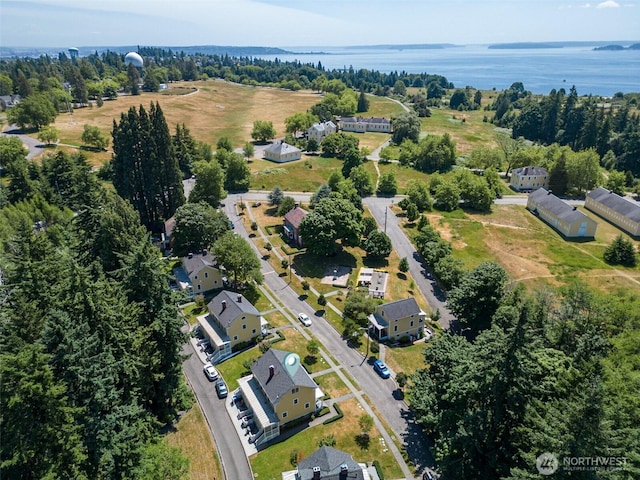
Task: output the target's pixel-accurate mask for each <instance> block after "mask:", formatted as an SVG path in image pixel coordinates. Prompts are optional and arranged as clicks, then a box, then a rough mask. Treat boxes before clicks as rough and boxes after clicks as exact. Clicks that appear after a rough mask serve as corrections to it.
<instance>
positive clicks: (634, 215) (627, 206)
mask: <svg viewBox="0 0 640 480" xmlns="http://www.w3.org/2000/svg"><path fill="white" fill-rule="evenodd" d="M587 197H589V198H591V199H592V200H594V201H596V202H598V203H601V204H603V205H604V206H605V207H608V208H610V209H611V210H615V211H616V212H618V213H619V214H620V215H624V216H625V217H627V218H628V219H630V220H633V221H634V222H640V206H638V205H635V204H634V203H632V202H630V201H629V200H626V199H624V198H623V197H621V196H620V195H618V194H617V193H613V192H612V191H610V190H607V189H606V188H602V187H598V188H596V189H595V190H592V191H590V192H589V193H587Z"/></svg>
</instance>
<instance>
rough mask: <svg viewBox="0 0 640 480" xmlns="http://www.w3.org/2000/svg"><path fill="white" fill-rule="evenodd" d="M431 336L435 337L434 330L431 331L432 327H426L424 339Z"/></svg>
mask: <svg viewBox="0 0 640 480" xmlns="http://www.w3.org/2000/svg"><path fill="white" fill-rule="evenodd" d="M431 337H433V332H432V331H431V329H430V328H425V329H424V339H425V340H429V339H430V338H431Z"/></svg>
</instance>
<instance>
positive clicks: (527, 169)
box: [511, 166, 549, 175]
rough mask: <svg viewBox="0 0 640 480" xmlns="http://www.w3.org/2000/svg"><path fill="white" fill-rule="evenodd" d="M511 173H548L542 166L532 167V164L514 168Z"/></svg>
mask: <svg viewBox="0 0 640 480" xmlns="http://www.w3.org/2000/svg"><path fill="white" fill-rule="evenodd" d="M511 173H512V174H516V175H548V174H549V173H548V172H547V170H546V169H544V168H542V167H532V166H527V167H520V168H516V169H514V170H513V171H512V172H511Z"/></svg>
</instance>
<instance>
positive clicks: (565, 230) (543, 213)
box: [527, 188, 598, 239]
mask: <svg viewBox="0 0 640 480" xmlns="http://www.w3.org/2000/svg"><path fill="white" fill-rule="evenodd" d="M527 210H529V211H530V212H531V213H533V214H534V215H536V216H537V217H539V218H541V219H542V220H544V221H545V222H546V223H547V224H549V225H551V226H552V227H553V228H554V229H556V230H557V231H558V232H559V233H561V234H562V235H563V236H565V237H566V238H574V239H589V238H594V237H595V236H596V229H597V228H598V224H597V222H596V221H595V220H593V219H592V218H590V217H588V216H587V215H585V214H584V213H582V212H581V211H580V210H578V207H577V206H571V205H569V204H568V203H565V202H563V201H562V200H560V199H559V198H558V197H556V196H555V195H553V194H552V193H551V192H550V191H548V190H545V189H544V188H539V189H538V190H536V191H535V192H533V193H530V194H529V198H528V199H527Z"/></svg>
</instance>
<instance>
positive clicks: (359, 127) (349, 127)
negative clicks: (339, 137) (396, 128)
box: [340, 117, 391, 133]
mask: <svg viewBox="0 0 640 480" xmlns="http://www.w3.org/2000/svg"><path fill="white" fill-rule="evenodd" d="M340 130H342V131H344V132H356V133H364V132H379V133H391V120H389V119H387V118H384V117H370V118H364V117H341V118H340Z"/></svg>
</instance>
